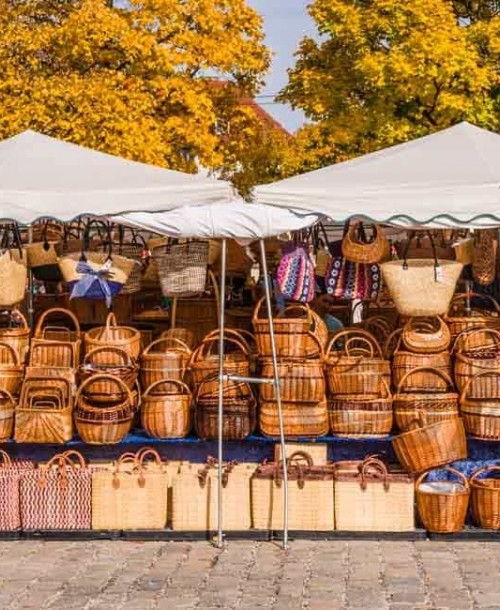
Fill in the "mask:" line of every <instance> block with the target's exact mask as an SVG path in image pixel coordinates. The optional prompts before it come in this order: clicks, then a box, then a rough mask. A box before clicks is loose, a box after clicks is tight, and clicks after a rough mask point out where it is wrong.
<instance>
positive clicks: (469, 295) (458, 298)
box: [448, 292, 500, 315]
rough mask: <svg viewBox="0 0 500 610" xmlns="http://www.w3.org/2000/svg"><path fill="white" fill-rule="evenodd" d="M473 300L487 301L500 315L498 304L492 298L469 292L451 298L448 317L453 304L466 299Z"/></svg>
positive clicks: (487, 295)
mask: <svg viewBox="0 0 500 610" xmlns="http://www.w3.org/2000/svg"><path fill="white" fill-rule="evenodd" d="M474 298H476V299H484V300H485V301H489V302H490V303H491V304H492V305H493V307H494V308H495V311H497V312H498V313H500V305H499V304H498V301H496V300H495V299H494V298H493V297H490V295H489V294H479V293H478V292H469V293H466V292H464V293H462V294H457V295H456V296H454V297H453V299H452V301H451V306H450V309H449V310H448V315H450V312H451V310H452V309H453V305H454V304H456V303H459V302H460V301H465V300H467V299H474Z"/></svg>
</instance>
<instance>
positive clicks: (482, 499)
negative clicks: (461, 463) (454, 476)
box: [469, 465, 500, 530]
mask: <svg viewBox="0 0 500 610" xmlns="http://www.w3.org/2000/svg"><path fill="white" fill-rule="evenodd" d="M493 472H497V473H498V472H500V466H496V465H491V466H483V467H482V468H479V469H478V470H476V471H475V472H473V473H472V476H471V478H470V479H469V483H470V487H471V506H472V518H473V519H474V522H475V524H476V525H478V526H479V527H484V528H485V529H488V530H500V479H497V478H483V479H480V478H479V476H480V475H482V474H491V473H493Z"/></svg>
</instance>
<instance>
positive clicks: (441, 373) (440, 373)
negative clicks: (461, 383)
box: [396, 366, 454, 394]
mask: <svg viewBox="0 0 500 610" xmlns="http://www.w3.org/2000/svg"><path fill="white" fill-rule="evenodd" d="M423 372H427V373H431V374H432V375H435V376H437V377H441V379H442V380H443V381H445V382H446V383H447V384H448V386H449V387H450V388H451V389H453V387H454V385H453V381H452V379H451V377H450V376H449V375H448V374H447V373H445V372H444V371H442V370H441V369H437V368H435V367H432V366H417V367H416V368H414V369H411V370H409V371H408V372H407V373H405V374H404V375H403V377H402V378H401V381H400V382H399V383H398V387H397V388H396V391H397V393H398V394H400V393H401V390H402V388H403V386H404V384H405V383H406V381H407V380H408V378H409V377H411V376H412V375H414V374H415V373H423Z"/></svg>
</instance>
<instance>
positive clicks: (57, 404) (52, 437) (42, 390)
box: [14, 376, 73, 444]
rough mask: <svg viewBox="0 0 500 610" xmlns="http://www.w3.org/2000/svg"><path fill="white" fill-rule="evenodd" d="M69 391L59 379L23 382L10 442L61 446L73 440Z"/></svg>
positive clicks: (67, 383) (33, 378)
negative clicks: (12, 436) (12, 437)
mask: <svg viewBox="0 0 500 610" xmlns="http://www.w3.org/2000/svg"><path fill="white" fill-rule="evenodd" d="M72 393H73V387H72V385H71V383H70V382H69V381H68V380H67V379H64V378H62V377H34V376H32V377H29V378H26V379H25V380H24V383H23V387H22V391H21V396H20V399H19V405H18V407H17V408H16V417H15V428H14V440H15V441H16V442H18V443H45V444H47V443H49V444H52V443H55V444H62V443H66V442H68V441H70V440H71V439H72V438H73V399H72Z"/></svg>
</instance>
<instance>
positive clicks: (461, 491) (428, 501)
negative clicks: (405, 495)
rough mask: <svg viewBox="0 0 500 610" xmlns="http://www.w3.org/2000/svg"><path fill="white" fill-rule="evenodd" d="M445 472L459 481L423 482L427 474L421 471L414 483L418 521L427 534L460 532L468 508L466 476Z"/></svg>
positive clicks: (453, 470) (448, 469)
mask: <svg viewBox="0 0 500 610" xmlns="http://www.w3.org/2000/svg"><path fill="white" fill-rule="evenodd" d="M444 470H446V471H447V472H451V473H452V474H453V475H454V476H455V477H457V478H458V479H459V482H458V483H457V482H452V481H431V482H425V478H426V477H427V476H428V474H429V473H428V472H424V473H422V474H421V475H420V476H419V478H418V479H417V482H416V483H415V490H416V496H417V508H418V514H419V516H420V520H421V521H422V523H423V526H424V527H425V529H426V530H427V531H428V532H433V533H436V534H452V533H454V532H459V531H461V529H462V528H463V526H464V523H465V517H466V516H467V508H468V506H469V495H470V486H469V481H468V480H467V477H466V476H464V475H463V474H462V473H461V472H459V471H458V470H455V469H454V468H450V467H449V466H447V467H446V468H444Z"/></svg>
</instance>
